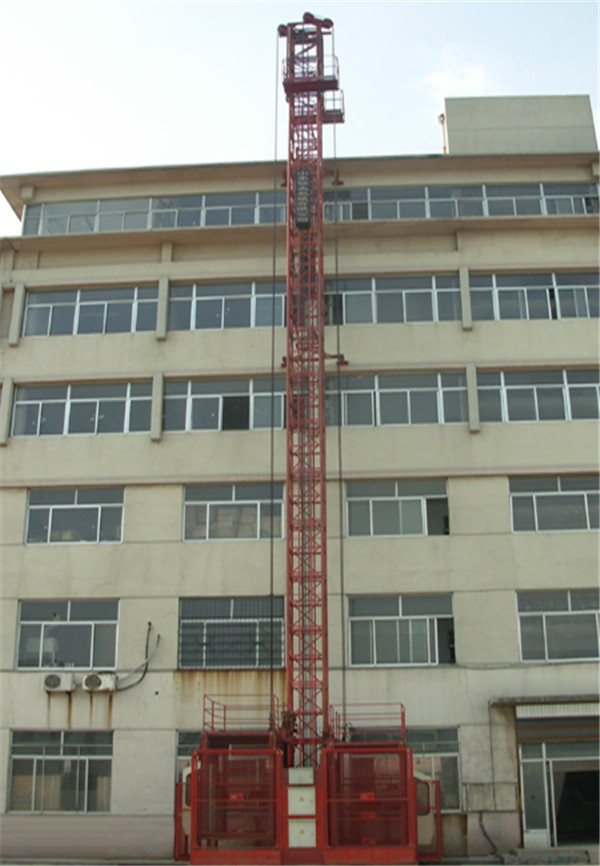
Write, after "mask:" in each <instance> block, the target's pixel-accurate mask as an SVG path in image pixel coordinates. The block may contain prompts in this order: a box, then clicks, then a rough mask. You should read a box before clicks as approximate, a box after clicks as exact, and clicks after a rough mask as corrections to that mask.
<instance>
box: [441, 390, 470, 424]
mask: <svg viewBox="0 0 600 866" xmlns="http://www.w3.org/2000/svg"><path fill="white" fill-rule="evenodd" d="M442 398H443V403H444V421H445V422H446V423H447V424H452V423H458V422H460V421H466V420H467V412H468V410H467V392H466V391H444V392H443V394H442Z"/></svg>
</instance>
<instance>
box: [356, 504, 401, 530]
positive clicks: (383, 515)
mask: <svg viewBox="0 0 600 866" xmlns="http://www.w3.org/2000/svg"><path fill="white" fill-rule="evenodd" d="M351 504H353V503H351ZM373 535H400V508H399V502H398V501H397V500H393V499H391V500H387V501H386V500H380V501H377V500H375V501H374V502H373Z"/></svg>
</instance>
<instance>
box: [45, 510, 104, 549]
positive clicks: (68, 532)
mask: <svg viewBox="0 0 600 866" xmlns="http://www.w3.org/2000/svg"><path fill="white" fill-rule="evenodd" d="M97 538H98V509H97V508H81V507H79V508H55V509H54V510H53V512H52V526H51V530H50V541H67V542H74V541H75V542H77V541H97Z"/></svg>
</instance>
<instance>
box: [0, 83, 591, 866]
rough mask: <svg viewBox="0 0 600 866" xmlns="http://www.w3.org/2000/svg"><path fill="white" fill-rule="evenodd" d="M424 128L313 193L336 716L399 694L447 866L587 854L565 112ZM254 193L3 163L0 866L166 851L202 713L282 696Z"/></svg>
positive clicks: (335, 171) (266, 271) (264, 199)
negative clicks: (439, 142)
mask: <svg viewBox="0 0 600 866" xmlns="http://www.w3.org/2000/svg"><path fill="white" fill-rule="evenodd" d="M445 131H446V134H447V144H448V147H447V151H448V152H445V153H444V154H440V155H434V156H389V157H373V158H357V159H341V160H339V162H338V163H337V164H336V165H331V164H329V165H328V169H331V171H328V173H327V174H326V180H325V185H326V193H325V198H326V201H325V205H324V208H325V214H324V216H325V220H326V227H325V245H326V246H325V254H326V274H327V284H326V317H327V319H326V320H327V323H328V325H327V328H326V343H327V345H326V349H327V351H328V352H329V353H330V354H331V355H333V356H335V355H339V354H340V353H342V354H343V355H344V358H345V361H346V362H347V363H346V365H345V366H343V367H342V368H338V366H337V364H336V361H335V360H331V361H329V362H328V374H329V379H328V388H329V393H328V395H327V411H328V423H329V426H328V430H327V454H328V536H329V605H328V609H329V652H330V684H331V693H332V699H333V701H334V703H337V704H339V703H340V701H341V700H343V699H344V698H345V699H346V700H347V701H348V702H358V701H360V702H367V703H373V704H375V703H381V702H387V701H392V702H394V701H402V702H403V703H404V704H405V706H406V712H407V723H408V728H409V738H410V743H411V745H412V747H413V749H414V756H415V763H416V767H417V769H418V770H419V771H422V772H428V773H433V774H434V775H435V776H436V777H437V778H439V779H440V780H441V783H442V792H443V794H442V805H443V828H444V850H445V853H446V854H455V855H461V854H463V855H466V854H470V855H474V854H485V853H494V852H498V851H505V850H507V849H510V848H513V847H518V846H521V845H524V846H554V845H565V844H582V845H589V844H591V843H593V840H594V839H595V838H596V839H597V832H598V817H597V816H598V811H597V790H598V784H597V783H598V739H597V734H598V695H597V691H598V690H597V661H598V657H599V644H598V641H599V637H598V609H599V598H598V497H599V484H598V415H599V394H598V391H599V374H598V314H599V310H598V306H599V283H598V267H597V265H598V248H597V229H598V187H597V181H598V153H597V149H596V142H595V136H594V131H593V125H592V120H591V112H590V109H589V101H588V100H587V98H583V97H544V98H541V97H539V98H534V97H529V98H521V99H492V100H489V99H482V100H477V99H476V100H449V101H448V102H447V107H446V116H445ZM273 174H274V167H273V165H272V164H268V163H264V164H263V163H259V164H254V163H253V164H234V165H194V166H180V167H161V168H136V169H118V170H102V171H85V172H74V173H69V172H61V173H57V174H31V175H21V176H18V177H6V178H4V179H3V180H2V189H3V191H4V194H5V196H6V197H7V199H8V200H9V202H10V203H11V205H12V206H13V208H14V210H15V211H16V212H17V213H18V214H19V215H20V216H22V219H23V233H22V235H21V236H20V237H12V238H8V239H5V240H3V241H2V258H1V264H2V271H1V285H2V308H1V316H0V328H1V337H2V344H3V377H4V378H3V382H2V393H1V403H0V443H1V445H2V446H3V448H2V458H3V493H2V497H3V500H2V501H3V508H2V518H3V553H2V566H3V578H2V589H3V593H4V602H3V637H2V660H3V661H2V668H3V670H2V677H3V686H2V695H3V701H2V741H1V751H2V758H3V764H2V765H3V767H4V769H3V770H2V777H1V783H2V787H3V788H4V791H3V794H2V798H1V799H0V803H1V804H2V808H3V809H4V810H5V811H6V814H5V815H4V842H3V845H4V854H5V856H12V857H34V856H36V855H41V856H44V857H60V856H65V855H69V856H70V857H79V856H81V857H83V856H88V857H104V858H111V857H121V858H122V857H138V858H142V857H147V856H152V857H168V856H169V855H170V853H171V851H172V843H173V811H174V786H175V781H176V779H177V777H178V773H179V772H180V770H181V767H182V766H184V765H185V763H186V762H187V760H188V758H189V755H190V752H191V750H192V749H193V748H194V747H195V745H196V744H197V742H198V735H199V731H200V729H201V727H202V702H203V697H204V695H206V694H208V695H230V696H231V695H240V694H241V695H246V696H248V698H247V699H248V701H249V702H251V701H252V697H253V696H254V695H257V694H263V693H269V692H270V691H273V690H274V691H275V692H277V693H278V694H280V695H281V696H282V697H283V695H284V693H285V690H284V668H285V659H284V657H283V652H284V650H283V647H284V642H283V640H282V637H283V634H284V631H285V622H284V605H283V596H284V593H285V585H286V579H285V541H284V535H285V515H284V513H283V512H284V484H285V432H284V429H283V428H284V424H285V419H284V409H283V402H284V401H283V391H284V376H285V371H284V369H283V367H282V366H281V359H282V357H283V356H284V354H285V287H284V282H283V281H284V275H285V222H284V212H285V190H284V188H283V177H284V166H283V165H279V166H277V167H276V177H277V181H276V188H275V191H274V189H273V187H274V184H273ZM274 197H275V201H274ZM272 422H273V423H272Z"/></svg>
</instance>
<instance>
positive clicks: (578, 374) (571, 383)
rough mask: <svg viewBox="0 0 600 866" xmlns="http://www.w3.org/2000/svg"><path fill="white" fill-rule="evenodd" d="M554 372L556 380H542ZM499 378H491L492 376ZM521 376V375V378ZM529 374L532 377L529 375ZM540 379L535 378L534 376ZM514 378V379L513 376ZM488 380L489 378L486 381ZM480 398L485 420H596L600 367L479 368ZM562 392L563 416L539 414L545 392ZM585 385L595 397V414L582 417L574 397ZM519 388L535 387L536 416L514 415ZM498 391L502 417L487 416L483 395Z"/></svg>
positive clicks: (478, 387)
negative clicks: (512, 398)
mask: <svg viewBox="0 0 600 866" xmlns="http://www.w3.org/2000/svg"><path fill="white" fill-rule="evenodd" d="M552 375H553V376H554V377H555V379H556V381H554V382H550V381H548V382H546V383H544V382H542V381H541V379H542V378H543V377H544V376H548V377H550V376H552ZM492 377H496V379H497V381H496V382H492V381H491V378H492ZM518 377H521V381H519V379H518ZM527 377H529V381H528V379H527ZM585 377H587V378H588V379H589V381H583V380H582V381H579V382H578V381H577V378H580V379H583V378H585ZM536 378H537V379H538V380H539V381H537V382H536V381H535V379H536ZM511 379H512V380H513V381H512V382H511V381H510V380H511ZM486 380H487V381H486ZM476 387H477V401H478V406H479V416H480V420H481V423H482V424H495V423H510V424H533V423H539V422H542V423H546V422H557V421H558V422H560V421H597V420H598V418H599V417H600V371H598V370H597V369H596V368H592V367H589V368H585V369H583V368H582V369H544V370H534V369H529V370H523V369H521V370H483V369H479V370H478V371H477V386H476ZM551 389H552V390H555V391H558V390H560V392H561V399H562V408H563V416H562V417H554V418H543V417H540V414H541V412H540V406H541V405H542V403H541V398H542V395H543V394H544V392H548V391H550V390H551ZM583 389H588V390H593V391H594V393H595V397H596V415H589V416H588V417H580V416H578V415H577V414H576V413H575V412H574V411H573V406H574V404H573V397H574V396H575V395H577V394H579V393H581V391H582V390H583ZM518 391H521V392H523V391H532V392H533V403H532V407H533V409H534V415H535V417H530V418H516V417H511V407H510V396H511V395H515V394H516V393H517V392H518ZM484 394H485V395H488V394H497V395H498V396H497V400H496V403H497V407H498V408H499V414H500V417H499V418H498V417H496V418H492V417H486V414H487V412H488V410H487V409H486V408H485V406H484V404H483V403H482V397H483V395H484Z"/></svg>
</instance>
